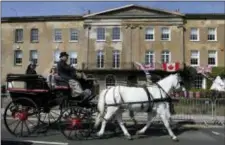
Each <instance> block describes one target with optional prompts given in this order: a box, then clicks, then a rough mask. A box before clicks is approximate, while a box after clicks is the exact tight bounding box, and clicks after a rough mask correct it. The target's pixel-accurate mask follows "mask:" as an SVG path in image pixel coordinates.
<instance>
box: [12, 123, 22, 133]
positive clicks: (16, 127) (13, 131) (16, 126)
mask: <svg viewBox="0 0 225 145" xmlns="http://www.w3.org/2000/svg"><path fill="white" fill-rule="evenodd" d="M20 123H21V121H19V122H18V123H17V124H16V127H15V128H14V130H13V132H14V133H15V131H16V129H17V127H18V126H19V124H20Z"/></svg>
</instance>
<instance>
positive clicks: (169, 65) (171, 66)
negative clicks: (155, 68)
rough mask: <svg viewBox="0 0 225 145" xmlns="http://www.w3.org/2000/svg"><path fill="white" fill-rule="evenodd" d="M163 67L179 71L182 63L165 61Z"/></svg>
mask: <svg viewBox="0 0 225 145" xmlns="http://www.w3.org/2000/svg"><path fill="white" fill-rule="evenodd" d="M162 68H163V70H165V71H168V72H174V71H177V70H178V69H179V68H180V64H179V62H175V63H163V65H162Z"/></svg>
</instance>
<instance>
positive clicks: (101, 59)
mask: <svg viewBox="0 0 225 145" xmlns="http://www.w3.org/2000/svg"><path fill="white" fill-rule="evenodd" d="M103 67H104V54H103V51H98V52H97V68H103Z"/></svg>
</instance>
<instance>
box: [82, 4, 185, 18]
mask: <svg viewBox="0 0 225 145" xmlns="http://www.w3.org/2000/svg"><path fill="white" fill-rule="evenodd" d="M127 8H140V9H145V10H149V11H151V10H153V11H158V12H164V13H168V14H171V15H178V16H184V15H183V14H181V13H179V12H172V11H166V10H162V9H156V8H149V7H145V6H140V5H135V4H131V5H125V6H122V7H117V8H113V9H108V10H105V11H101V12H97V13H92V14H88V15H84V18H87V17H91V16H96V15H100V14H105V13H110V12H115V11H119V10H123V9H127Z"/></svg>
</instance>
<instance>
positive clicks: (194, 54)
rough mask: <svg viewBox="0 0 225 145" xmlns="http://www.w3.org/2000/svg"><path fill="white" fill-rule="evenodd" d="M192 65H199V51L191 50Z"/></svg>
mask: <svg viewBox="0 0 225 145" xmlns="http://www.w3.org/2000/svg"><path fill="white" fill-rule="evenodd" d="M190 61H191V62H190V64H191V65H192V66H198V65H199V51H198V50H191V60H190Z"/></svg>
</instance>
